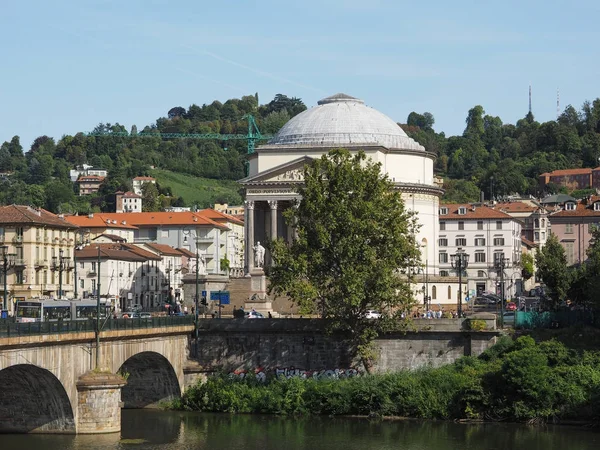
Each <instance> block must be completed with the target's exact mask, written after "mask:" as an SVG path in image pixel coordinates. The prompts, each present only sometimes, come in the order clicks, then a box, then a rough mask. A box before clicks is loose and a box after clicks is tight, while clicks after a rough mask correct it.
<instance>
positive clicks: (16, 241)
mask: <svg viewBox="0 0 600 450" xmlns="http://www.w3.org/2000/svg"><path fill="white" fill-rule="evenodd" d="M12 241H13V244H22V243H23V236H18V235H17V236H15V237H13V239H12Z"/></svg>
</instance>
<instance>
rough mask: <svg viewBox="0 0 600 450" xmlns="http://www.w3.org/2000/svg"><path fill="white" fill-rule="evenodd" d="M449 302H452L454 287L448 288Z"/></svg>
mask: <svg viewBox="0 0 600 450" xmlns="http://www.w3.org/2000/svg"><path fill="white" fill-rule="evenodd" d="M448 300H452V286H448Z"/></svg>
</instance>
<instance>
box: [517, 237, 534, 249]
mask: <svg viewBox="0 0 600 450" xmlns="http://www.w3.org/2000/svg"><path fill="white" fill-rule="evenodd" d="M521 242H522V243H523V244H525V245H526V246H527V247H529V248H535V247H537V246H538V245H537V244H536V243H535V242H533V241H530V240H529V239H527V238H524V237H521Z"/></svg>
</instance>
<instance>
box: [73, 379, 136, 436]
mask: <svg viewBox="0 0 600 450" xmlns="http://www.w3.org/2000/svg"><path fill="white" fill-rule="evenodd" d="M125 384H127V382H126V381H125V380H124V379H123V377H121V376H120V375H115V374H113V373H110V372H96V371H89V372H86V373H85V374H83V375H81V376H80V377H79V378H78V379H77V383H76V385H77V433H78V434H96V433H117V432H119V431H121V388H122V387H123V386H125Z"/></svg>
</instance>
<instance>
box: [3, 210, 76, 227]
mask: <svg viewBox="0 0 600 450" xmlns="http://www.w3.org/2000/svg"><path fill="white" fill-rule="evenodd" d="M0 223H1V224H18V225H32V226H34V225H40V226H46V227H55V228H67V229H69V228H71V229H75V228H77V225H76V224H73V223H70V222H68V221H67V220H65V219H64V218H62V217H59V216H57V215H56V214H52V213H51V212H50V211H46V210H45V209H41V208H40V209H36V208H32V207H31V206H24V205H8V206H0Z"/></svg>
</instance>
